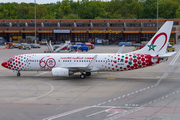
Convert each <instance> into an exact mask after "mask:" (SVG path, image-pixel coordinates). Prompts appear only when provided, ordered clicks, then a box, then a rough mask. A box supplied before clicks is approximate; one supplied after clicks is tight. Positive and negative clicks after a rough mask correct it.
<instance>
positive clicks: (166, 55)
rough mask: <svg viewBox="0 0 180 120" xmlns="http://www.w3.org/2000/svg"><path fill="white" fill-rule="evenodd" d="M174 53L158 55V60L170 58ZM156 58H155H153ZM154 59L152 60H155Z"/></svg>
mask: <svg viewBox="0 0 180 120" xmlns="http://www.w3.org/2000/svg"><path fill="white" fill-rule="evenodd" d="M175 53H176V52H170V53H166V54H164V55H159V56H158V58H167V57H171V56H172V55H174V54H175ZM155 57H156V56H155ZM155 57H154V58H155Z"/></svg>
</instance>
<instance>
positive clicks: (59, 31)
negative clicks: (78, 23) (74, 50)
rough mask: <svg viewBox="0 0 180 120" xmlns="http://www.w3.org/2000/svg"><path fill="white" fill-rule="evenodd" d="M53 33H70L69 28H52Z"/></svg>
mask: <svg viewBox="0 0 180 120" xmlns="http://www.w3.org/2000/svg"><path fill="white" fill-rule="evenodd" d="M54 33H70V30H54Z"/></svg>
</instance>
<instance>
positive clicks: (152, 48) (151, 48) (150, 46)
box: [147, 32, 167, 52]
mask: <svg viewBox="0 0 180 120" xmlns="http://www.w3.org/2000/svg"><path fill="white" fill-rule="evenodd" d="M161 35H164V36H165V41H164V44H163V46H162V47H161V48H160V49H159V50H158V52H159V51H160V50H161V49H162V48H163V47H164V46H165V44H166V43H167V34H166V33H164V32H162V33H159V34H158V35H157V36H156V37H155V38H154V39H153V41H152V43H151V45H147V46H148V47H149V51H150V50H153V51H155V50H154V48H155V47H156V45H154V43H155V42H156V40H157V38H159V37H160V36H161Z"/></svg>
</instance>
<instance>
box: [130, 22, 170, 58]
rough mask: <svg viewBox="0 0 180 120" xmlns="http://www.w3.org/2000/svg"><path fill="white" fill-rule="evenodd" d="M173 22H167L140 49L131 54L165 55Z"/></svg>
mask: <svg viewBox="0 0 180 120" xmlns="http://www.w3.org/2000/svg"><path fill="white" fill-rule="evenodd" d="M172 26H173V21H167V22H165V23H164V25H163V26H162V27H161V28H160V29H159V31H158V32H157V33H156V34H155V35H154V36H153V37H152V39H151V40H150V41H149V42H148V43H147V44H146V46H144V47H143V48H142V49H140V50H137V51H134V52H132V53H139V54H151V55H157V54H159V55H163V54H165V53H166V49H167V44H168V41H169V37H170V35H171V30H172Z"/></svg>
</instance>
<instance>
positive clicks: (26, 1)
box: [0, 0, 60, 4]
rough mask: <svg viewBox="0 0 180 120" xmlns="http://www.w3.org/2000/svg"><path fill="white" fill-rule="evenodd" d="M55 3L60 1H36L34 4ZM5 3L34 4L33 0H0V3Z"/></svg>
mask: <svg viewBox="0 0 180 120" xmlns="http://www.w3.org/2000/svg"><path fill="white" fill-rule="evenodd" d="M57 1H60V0H36V3H37V4H46V3H56V2H57ZM7 2H10V3H12V2H16V3H21V2H25V3H34V0H0V3H7Z"/></svg>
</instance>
